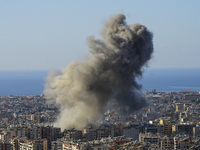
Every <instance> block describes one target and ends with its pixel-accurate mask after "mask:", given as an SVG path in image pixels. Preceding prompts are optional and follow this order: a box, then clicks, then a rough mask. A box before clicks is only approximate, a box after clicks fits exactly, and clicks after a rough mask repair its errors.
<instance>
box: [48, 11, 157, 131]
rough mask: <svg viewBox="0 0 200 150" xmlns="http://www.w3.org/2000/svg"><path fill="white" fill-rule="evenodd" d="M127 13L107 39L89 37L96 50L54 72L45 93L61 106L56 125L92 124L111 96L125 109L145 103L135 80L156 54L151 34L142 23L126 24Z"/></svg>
mask: <svg viewBox="0 0 200 150" xmlns="http://www.w3.org/2000/svg"><path fill="white" fill-rule="evenodd" d="M125 19H126V18H125V16H124V15H123V14H119V15H115V16H113V17H111V18H110V20H109V21H108V22H107V24H106V25H105V27H104V29H103V31H102V37H103V39H102V40H96V39H94V37H90V38H88V46H89V48H90V52H91V55H90V56H89V57H88V58H87V59H85V60H84V61H81V62H77V61H76V62H72V63H71V64H69V65H68V66H67V67H66V68H65V69H63V70H62V71H61V73H59V74H56V73H50V74H49V76H48V77H47V82H46V88H45V90H44V94H45V95H46V96H47V98H49V99H52V100H55V101H56V103H57V104H59V105H60V109H61V110H60V117H59V118H58V120H57V122H56V126H60V127H61V128H62V129H68V128H72V127H75V128H77V129H82V128H84V127H86V126H87V125H88V124H92V123H93V122H94V121H95V120H96V119H97V118H98V117H99V116H100V115H101V114H102V113H103V112H104V110H105V108H106V107H107V105H108V103H109V102H110V101H112V102H114V103H115V104H116V105H117V106H118V108H119V110H120V111H121V112H134V111H136V110H138V109H141V108H142V107H143V106H145V104H146V100H145V98H144V97H142V96H141V94H140V89H141V86H140V85H139V84H138V83H137V82H136V78H137V77H141V76H142V70H143V67H145V66H146V65H147V63H148V61H149V60H150V58H151V56H152V53H153V43H152V33H151V32H149V31H148V30H147V28H146V27H145V26H143V25H141V24H133V25H127V24H126V22H125Z"/></svg>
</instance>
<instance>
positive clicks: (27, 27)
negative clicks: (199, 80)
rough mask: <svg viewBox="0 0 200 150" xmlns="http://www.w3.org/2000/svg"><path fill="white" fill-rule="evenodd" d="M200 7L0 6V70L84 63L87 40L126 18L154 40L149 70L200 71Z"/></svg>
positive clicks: (138, 4) (5, 3) (151, 4)
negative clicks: (113, 21)
mask: <svg viewBox="0 0 200 150" xmlns="http://www.w3.org/2000/svg"><path fill="white" fill-rule="evenodd" d="M199 6H200V2H199V1H197V0H195V1H192V2H188V1H180V0H179V1H162V2H161V1H151V2H150V1H135V0H134V1H125V2H116V1H109V2H107V1H99V2H94V1H90V0H87V1H84V2H73V1H59V2H54V1H48V2H47V1H43V2H41V1H37V0H36V1H17V2H14V1H1V2H0V18H1V21H2V23H1V25H0V33H1V34H0V49H1V56H0V70H51V69H53V68H57V69H61V68H65V67H66V66H67V65H68V64H69V63H70V62H71V61H82V60H83V59H85V55H88V54H89V48H88V46H87V38H88V37H89V36H95V38H98V39H99V38H100V39H101V38H102V37H101V34H100V33H101V30H102V27H103V26H104V25H105V22H106V21H107V20H108V19H109V18H110V16H113V15H115V14H119V13H123V14H125V15H126V17H127V18H126V20H127V24H129V25H131V24H135V23H140V24H143V25H145V26H146V27H147V28H148V29H149V30H150V31H151V32H152V33H153V35H154V37H153V42H154V54H153V58H152V60H151V61H150V63H149V65H148V66H149V67H150V68H200V63H199V59H198V56H199V55H200V51H199V48H200V42H199V40H198V35H199V34H200V30H199V29H198V26H199V25H200V16H199V15H198V14H199V13H200V10H199V9H198V8H199Z"/></svg>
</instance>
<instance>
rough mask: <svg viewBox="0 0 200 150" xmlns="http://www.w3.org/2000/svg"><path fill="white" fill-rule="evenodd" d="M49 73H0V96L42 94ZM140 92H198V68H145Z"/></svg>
mask: <svg viewBox="0 0 200 150" xmlns="http://www.w3.org/2000/svg"><path fill="white" fill-rule="evenodd" d="M48 72H49V71H0V96H10V95H19V96H20V95H21V96H22V95H40V94H43V91H44V87H45V79H46V77H47V75H48ZM137 82H138V83H139V84H141V85H142V89H141V91H142V92H144V93H145V92H147V91H152V90H154V89H155V90H156V91H160V92H166V93H169V92H179V91H181V90H193V91H197V92H200V68H192V69H191V68H190V69H180V68H179V69H155V68H154V69H151V68H146V69H145V70H144V71H143V76H142V77H139V78H137Z"/></svg>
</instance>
